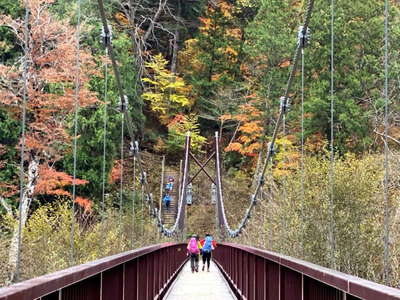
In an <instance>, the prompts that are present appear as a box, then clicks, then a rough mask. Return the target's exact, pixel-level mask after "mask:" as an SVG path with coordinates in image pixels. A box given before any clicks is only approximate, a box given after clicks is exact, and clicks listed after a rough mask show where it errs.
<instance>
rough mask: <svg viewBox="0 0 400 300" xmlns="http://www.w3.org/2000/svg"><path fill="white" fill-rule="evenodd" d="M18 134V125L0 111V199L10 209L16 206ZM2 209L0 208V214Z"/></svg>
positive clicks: (4, 112)
mask: <svg viewBox="0 0 400 300" xmlns="http://www.w3.org/2000/svg"><path fill="white" fill-rule="evenodd" d="M19 134H20V123H19V122H17V121H16V120H15V119H14V118H11V116H10V115H9V114H8V113H7V112H6V111H4V110H2V109H0V197H1V196H3V197H4V198H5V201H7V202H9V204H11V206H12V207H14V206H16V205H17V202H14V201H10V200H14V198H13V196H14V194H16V193H17V191H18V190H17V186H18V174H17V172H18V171H19V164H18V157H19V155H18V153H17V150H18V149H17V143H18V138H19ZM1 212H3V207H2V206H0V213H1Z"/></svg>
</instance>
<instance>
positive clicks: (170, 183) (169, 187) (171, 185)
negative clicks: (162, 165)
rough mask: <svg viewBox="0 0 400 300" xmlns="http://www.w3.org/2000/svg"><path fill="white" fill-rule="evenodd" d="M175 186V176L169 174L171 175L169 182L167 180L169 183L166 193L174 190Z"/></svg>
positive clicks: (166, 186)
mask: <svg viewBox="0 0 400 300" xmlns="http://www.w3.org/2000/svg"><path fill="white" fill-rule="evenodd" d="M173 187H174V178H173V177H171V176H169V177H168V182H167V184H166V185H165V192H166V193H170V192H172V189H173Z"/></svg>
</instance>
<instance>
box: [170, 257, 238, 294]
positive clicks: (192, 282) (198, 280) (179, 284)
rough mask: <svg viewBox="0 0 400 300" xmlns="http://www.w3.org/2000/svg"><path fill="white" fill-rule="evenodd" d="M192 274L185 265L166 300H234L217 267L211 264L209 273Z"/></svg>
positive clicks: (188, 266)
mask: <svg viewBox="0 0 400 300" xmlns="http://www.w3.org/2000/svg"><path fill="white" fill-rule="evenodd" d="M201 266H202V263H200V270H199V272H198V273H192V271H191V270H190V262H188V263H186V265H185V266H184V268H183V269H182V271H181V273H180V274H179V275H178V278H177V279H176V281H175V282H174V283H173V285H172V287H171V288H170V290H169V291H168V292H167V295H166V297H165V299H166V300H187V299H196V300H232V299H236V297H235V296H234V294H233V293H232V291H231V289H230V288H229V285H228V283H227V282H226V281H225V278H224V277H223V276H222V274H221V273H220V271H219V270H218V267H217V266H216V265H215V264H214V263H213V262H212V263H211V266H210V272H207V271H206V270H205V271H201Z"/></svg>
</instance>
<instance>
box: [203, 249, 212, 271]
mask: <svg viewBox="0 0 400 300" xmlns="http://www.w3.org/2000/svg"><path fill="white" fill-rule="evenodd" d="M210 261H211V252H203V265H205V264H206V262H207V269H209V268H210Z"/></svg>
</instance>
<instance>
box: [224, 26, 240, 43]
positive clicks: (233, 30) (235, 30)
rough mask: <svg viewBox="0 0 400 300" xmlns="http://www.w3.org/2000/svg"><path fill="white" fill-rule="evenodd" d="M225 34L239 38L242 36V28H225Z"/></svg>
mask: <svg viewBox="0 0 400 300" xmlns="http://www.w3.org/2000/svg"><path fill="white" fill-rule="evenodd" d="M226 35H227V36H229V37H232V38H234V39H236V40H240V39H241V38H242V30H241V29H240V28H229V29H227V30H226Z"/></svg>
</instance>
